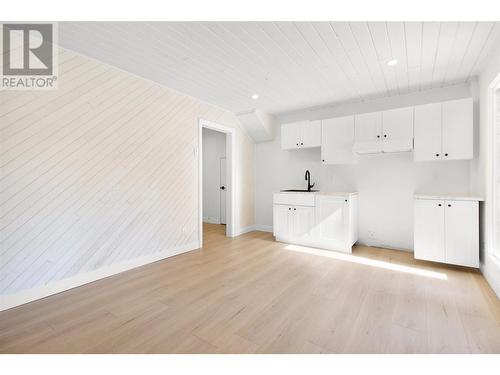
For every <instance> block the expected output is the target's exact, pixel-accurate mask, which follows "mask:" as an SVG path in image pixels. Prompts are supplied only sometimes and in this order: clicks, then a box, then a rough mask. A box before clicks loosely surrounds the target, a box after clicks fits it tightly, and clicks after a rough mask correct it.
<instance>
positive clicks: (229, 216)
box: [198, 119, 236, 247]
mask: <svg viewBox="0 0 500 375" xmlns="http://www.w3.org/2000/svg"><path fill="white" fill-rule="evenodd" d="M203 128H207V129H211V130H215V131H218V132H222V133H225V134H226V174H227V175H226V184H227V191H226V199H227V202H226V236H228V237H234V236H235V225H234V221H235V217H236V215H235V204H234V202H235V201H236V200H235V186H236V184H235V181H236V163H235V149H234V144H235V134H236V133H235V129H234V128H230V127H228V126H224V125H220V124H217V123H215V122H212V121H207V120H203V119H199V120H198V238H199V246H200V247H202V246H203Z"/></svg>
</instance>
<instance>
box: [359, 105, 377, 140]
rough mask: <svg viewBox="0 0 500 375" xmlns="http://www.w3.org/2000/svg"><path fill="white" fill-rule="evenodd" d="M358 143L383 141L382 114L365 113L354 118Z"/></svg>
mask: <svg viewBox="0 0 500 375" xmlns="http://www.w3.org/2000/svg"><path fill="white" fill-rule="evenodd" d="M354 128H355V139H356V142H373V141H380V140H381V139H382V112H373V113H364V114H362V115H356V116H355V117H354Z"/></svg>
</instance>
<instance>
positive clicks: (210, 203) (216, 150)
mask: <svg viewBox="0 0 500 375" xmlns="http://www.w3.org/2000/svg"><path fill="white" fill-rule="evenodd" d="M233 140H234V129H232V128H228V127H225V126H223V125H219V124H216V123H213V122H209V121H205V120H200V122H199V147H198V149H199V213H200V215H199V241H200V247H202V246H203V232H204V231H210V232H212V233H213V232H217V233H224V234H225V235H226V236H228V237H232V236H233V233H234V225H233V220H234V214H233V209H234V205H233V202H234V189H233V186H234V158H233V151H234V147H233V144H234V143H233Z"/></svg>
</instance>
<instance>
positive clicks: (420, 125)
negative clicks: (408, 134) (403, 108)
mask: <svg viewBox="0 0 500 375" xmlns="http://www.w3.org/2000/svg"><path fill="white" fill-rule="evenodd" d="M441 128H442V127H441V103H433V104H425V105H419V106H416V107H415V136H414V149H413V159H414V160H416V161H426V160H441V154H442V152H441V139H442V137H441Z"/></svg>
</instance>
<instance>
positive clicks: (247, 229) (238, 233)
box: [234, 225, 255, 237]
mask: <svg viewBox="0 0 500 375" xmlns="http://www.w3.org/2000/svg"><path fill="white" fill-rule="evenodd" d="M254 230H255V225H250V226H248V227H244V228H238V229H237V230H236V233H235V236H234V237H236V236H241V235H242V234H245V233H249V232H253V231H254Z"/></svg>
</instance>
